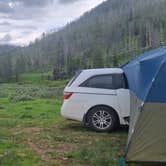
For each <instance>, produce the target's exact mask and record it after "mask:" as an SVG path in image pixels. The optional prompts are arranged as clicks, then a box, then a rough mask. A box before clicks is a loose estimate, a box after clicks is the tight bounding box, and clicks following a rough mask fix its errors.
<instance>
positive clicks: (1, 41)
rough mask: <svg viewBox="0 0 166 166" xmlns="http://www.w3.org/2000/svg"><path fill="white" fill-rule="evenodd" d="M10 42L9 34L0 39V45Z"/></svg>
mask: <svg viewBox="0 0 166 166" xmlns="http://www.w3.org/2000/svg"><path fill="white" fill-rule="evenodd" d="M11 40H12V37H11V36H10V35H9V34H7V35H5V36H4V37H3V38H1V39H0V44H5V43H9V42H10V41H11Z"/></svg>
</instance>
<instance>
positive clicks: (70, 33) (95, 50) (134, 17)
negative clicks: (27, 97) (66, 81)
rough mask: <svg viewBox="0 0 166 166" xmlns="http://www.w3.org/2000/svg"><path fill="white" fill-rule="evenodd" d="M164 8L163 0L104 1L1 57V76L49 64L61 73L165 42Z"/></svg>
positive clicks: (107, 62)
mask: <svg viewBox="0 0 166 166" xmlns="http://www.w3.org/2000/svg"><path fill="white" fill-rule="evenodd" d="M165 8H166V1H165V0H139V1H138V0H108V1H106V2H103V3H102V4H101V5H99V6H98V7H96V8H95V9H93V10H91V11H90V12H87V13H85V14H84V15H83V16H82V17H80V18H79V19H77V20H76V21H74V22H72V23H70V24H68V25H67V26H66V27H64V28H63V29H62V30H60V31H58V32H55V33H51V34H49V35H47V34H43V36H42V39H40V40H36V41H35V42H34V43H33V44H30V45H29V46H28V47H24V48H21V49H19V50H17V51H14V52H12V53H10V54H8V56H5V58H1V59H0V77H1V80H2V78H3V79H5V80H9V79H10V78H11V76H12V77H13V75H15V76H16V77H17V76H18V75H19V74H20V73H23V72H27V71H39V72H45V71H50V70H51V71H52V72H53V73H54V79H58V78H60V77H61V75H67V76H68V75H70V74H72V73H74V71H75V70H77V69H82V68H94V67H110V66H116V65H119V64H121V63H123V62H124V61H126V60H128V59H130V58H131V57H132V56H133V55H135V54H137V53H138V52H141V50H144V49H147V48H153V47H156V46H159V45H163V44H164V43H166V19H165V18H166V10H165ZM4 73H5V74H4ZM4 77H6V78H4Z"/></svg>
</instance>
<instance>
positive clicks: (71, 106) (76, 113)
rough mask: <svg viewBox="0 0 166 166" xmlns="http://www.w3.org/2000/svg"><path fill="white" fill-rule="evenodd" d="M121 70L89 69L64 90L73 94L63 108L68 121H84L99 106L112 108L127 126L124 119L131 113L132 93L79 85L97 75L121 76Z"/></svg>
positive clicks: (121, 122)
mask: <svg viewBox="0 0 166 166" xmlns="http://www.w3.org/2000/svg"><path fill="white" fill-rule="evenodd" d="M121 73H123V70H122V69H120V68H104V69H88V70H83V71H82V72H81V74H80V75H79V76H78V77H77V78H76V79H75V80H74V81H73V83H72V84H71V85H70V86H69V84H70V83H69V84H68V85H67V86H66V88H65V89H64V92H73V94H72V95H71V97H70V98H69V99H67V100H64V103H63V105H62V108H61V115H62V116H63V117H65V118H67V119H72V120H77V121H83V118H84V115H86V113H87V112H88V110H89V109H90V108H92V107H94V106H97V105H106V106H109V107H112V108H113V109H114V110H115V111H116V112H117V114H118V116H119V120H120V124H121V125H126V124H128V122H127V121H126V120H125V119H124V118H125V117H129V113H130V94H129V93H130V92H129V90H128V89H117V90H111V89H100V88H90V87H80V86H79V85H80V84H81V83H83V82H84V81H86V80H87V79H89V78H91V77H92V76H96V75H105V74H121Z"/></svg>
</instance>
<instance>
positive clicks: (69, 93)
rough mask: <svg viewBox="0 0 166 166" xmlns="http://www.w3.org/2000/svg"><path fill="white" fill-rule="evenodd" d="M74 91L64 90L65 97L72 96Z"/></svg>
mask: <svg viewBox="0 0 166 166" xmlns="http://www.w3.org/2000/svg"><path fill="white" fill-rule="evenodd" d="M72 94H73V92H64V99H65V100H67V99H69V98H70V97H71V96H72Z"/></svg>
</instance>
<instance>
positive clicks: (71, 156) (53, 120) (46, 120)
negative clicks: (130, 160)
mask: <svg viewBox="0 0 166 166" xmlns="http://www.w3.org/2000/svg"><path fill="white" fill-rule="evenodd" d="M26 86H27V87H26ZM1 87H2V88H4V89H6V94H7V95H8V97H6V96H5V97H1V98H0V118H1V120H0V126H1V130H0V165H3V166H29V165H32V166H45V165H47V166H53V165H55V166H56V165H58V166H65V165H69V166H79V165H80V166H82V165H87V166H92V165H93V166H100V165H103V166H106V165H108V166H109V165H110V166H116V165H117V163H118V161H119V158H120V156H121V155H122V154H123V153H124V148H125V144H126V140H127V131H126V130H124V129H122V130H119V131H117V132H114V133H100V134H99V133H96V132H93V131H90V130H88V129H87V128H85V127H84V126H83V125H82V124H81V123H79V122H78V123H77V122H72V121H67V120H64V119H63V118H62V117H61V116H60V107H61V105H62V99H61V98H60V97H56V98H54V99H52V98H43V99H41V98H38V97H37V96H34V100H31V101H21V102H11V101H10V100H9V97H10V96H11V95H12V94H16V92H17V93H18V92H19V93H23V92H20V91H19V90H18V89H24V88H25V89H26V90H25V91H28V90H30V91H31V89H33V90H35V91H36V87H34V85H31V86H30V85H25V86H24V88H23V85H17V84H1V86H0V88H1ZM27 89H28V90H27ZM21 91H23V90H21ZM26 93H28V92H26ZM31 93H32V92H30V94H31Z"/></svg>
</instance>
